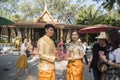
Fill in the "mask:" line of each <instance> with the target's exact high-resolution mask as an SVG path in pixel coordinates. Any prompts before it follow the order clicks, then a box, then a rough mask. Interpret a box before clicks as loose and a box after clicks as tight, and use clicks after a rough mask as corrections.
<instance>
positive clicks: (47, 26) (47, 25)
mask: <svg viewBox="0 0 120 80" xmlns="http://www.w3.org/2000/svg"><path fill="white" fill-rule="evenodd" d="M48 28H53V29H54V30H55V27H54V26H53V25H52V24H46V25H45V26H44V29H48Z"/></svg>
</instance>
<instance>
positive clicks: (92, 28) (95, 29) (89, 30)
mask: <svg viewBox="0 0 120 80" xmlns="http://www.w3.org/2000/svg"><path fill="white" fill-rule="evenodd" d="M110 29H120V28H118V27H114V26H108V25H102V24H98V25H94V26H90V27H86V28H83V29H81V30H79V32H80V33H100V32H101V31H106V30H110Z"/></svg>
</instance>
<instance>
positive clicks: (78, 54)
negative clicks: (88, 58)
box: [66, 42, 84, 80]
mask: <svg viewBox="0 0 120 80" xmlns="http://www.w3.org/2000/svg"><path fill="white" fill-rule="evenodd" d="M68 51H69V57H71V58H72V60H70V61H68V64H67V69H66V80H84V65H83V63H82V58H83V56H84V49H83V46H82V44H81V43H79V42H78V44H77V45H74V44H73V43H71V44H70V46H69V47H68Z"/></svg>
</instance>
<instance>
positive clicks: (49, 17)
mask: <svg viewBox="0 0 120 80" xmlns="http://www.w3.org/2000/svg"><path fill="white" fill-rule="evenodd" d="M40 21H45V22H47V23H57V20H55V19H54V18H53V17H52V15H51V14H50V12H49V11H48V9H47V4H46V3H45V8H44V11H43V13H42V14H41V15H40V17H39V18H38V19H37V20H36V21H35V22H38V23H39V22H40Z"/></svg>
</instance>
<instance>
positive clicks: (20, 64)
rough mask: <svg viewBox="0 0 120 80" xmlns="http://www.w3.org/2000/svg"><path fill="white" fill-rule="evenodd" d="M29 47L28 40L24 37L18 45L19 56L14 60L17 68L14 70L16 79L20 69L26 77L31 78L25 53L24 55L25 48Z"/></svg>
mask: <svg viewBox="0 0 120 80" xmlns="http://www.w3.org/2000/svg"><path fill="white" fill-rule="evenodd" d="M29 47H30V42H28V39H27V38H25V39H24V41H23V43H22V45H21V47H20V53H21V55H20V57H19V58H18V60H17V62H16V65H15V66H16V67H17V68H18V70H17V72H16V80H18V75H19V74H20V72H21V70H22V69H24V70H25V72H26V74H27V77H28V78H32V77H31V75H30V74H29V72H28V62H27V55H26V50H27V49H28V48H29Z"/></svg>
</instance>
